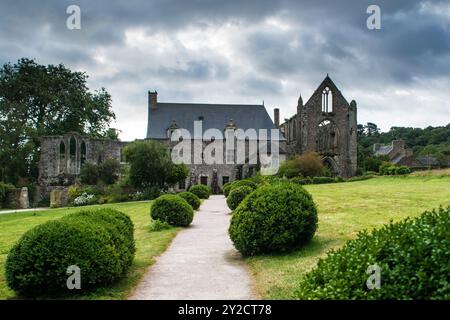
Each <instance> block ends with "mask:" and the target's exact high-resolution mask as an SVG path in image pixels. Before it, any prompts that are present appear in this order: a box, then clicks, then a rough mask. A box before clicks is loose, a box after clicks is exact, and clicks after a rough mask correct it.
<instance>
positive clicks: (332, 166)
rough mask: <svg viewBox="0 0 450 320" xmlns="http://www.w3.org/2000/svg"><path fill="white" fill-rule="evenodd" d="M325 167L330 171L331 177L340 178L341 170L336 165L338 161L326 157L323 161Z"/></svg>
mask: <svg viewBox="0 0 450 320" xmlns="http://www.w3.org/2000/svg"><path fill="white" fill-rule="evenodd" d="M322 162H323V165H324V166H325V167H326V168H327V169H328V170H330V172H331V175H332V176H333V177H334V176H339V175H340V172H339V168H338V165H337V163H336V161H335V160H334V159H333V158H331V157H325V158H323V159H322Z"/></svg>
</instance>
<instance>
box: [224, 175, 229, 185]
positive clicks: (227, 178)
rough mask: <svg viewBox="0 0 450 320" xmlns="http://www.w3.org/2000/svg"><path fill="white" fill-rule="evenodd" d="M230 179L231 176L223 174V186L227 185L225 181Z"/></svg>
mask: <svg viewBox="0 0 450 320" xmlns="http://www.w3.org/2000/svg"><path fill="white" fill-rule="evenodd" d="M229 181H230V177H228V176H223V177H222V186H223V185H225V183H228V182H229Z"/></svg>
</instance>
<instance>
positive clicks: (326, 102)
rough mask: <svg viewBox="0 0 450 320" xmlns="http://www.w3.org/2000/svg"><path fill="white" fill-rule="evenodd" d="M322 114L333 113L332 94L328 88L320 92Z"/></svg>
mask: <svg viewBox="0 0 450 320" xmlns="http://www.w3.org/2000/svg"><path fill="white" fill-rule="evenodd" d="M322 112H324V113H330V112H333V93H332V92H331V90H330V88H328V87H325V89H323V91H322Z"/></svg>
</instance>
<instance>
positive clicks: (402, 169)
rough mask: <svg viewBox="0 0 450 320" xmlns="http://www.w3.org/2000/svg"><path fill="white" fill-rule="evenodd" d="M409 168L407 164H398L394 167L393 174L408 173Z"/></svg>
mask: <svg viewBox="0 0 450 320" xmlns="http://www.w3.org/2000/svg"><path fill="white" fill-rule="evenodd" d="M409 173H411V169H410V168H409V167H407V166H400V167H397V168H396V169H395V174H409Z"/></svg>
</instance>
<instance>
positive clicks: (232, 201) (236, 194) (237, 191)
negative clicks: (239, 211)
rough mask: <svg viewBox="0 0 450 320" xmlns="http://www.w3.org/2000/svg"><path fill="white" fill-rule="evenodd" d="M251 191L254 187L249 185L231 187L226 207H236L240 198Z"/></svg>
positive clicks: (242, 198)
mask: <svg viewBox="0 0 450 320" xmlns="http://www.w3.org/2000/svg"><path fill="white" fill-rule="evenodd" d="M253 191H254V189H253V188H251V187H249V186H241V187H237V188H233V189H232V190H231V192H230V194H229V195H228V198H227V204H228V207H230V209H231V210H234V209H236V208H237V206H238V205H239V204H240V203H241V202H242V200H244V198H245V197H246V196H247V195H249V194H250V193H252V192H253Z"/></svg>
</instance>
